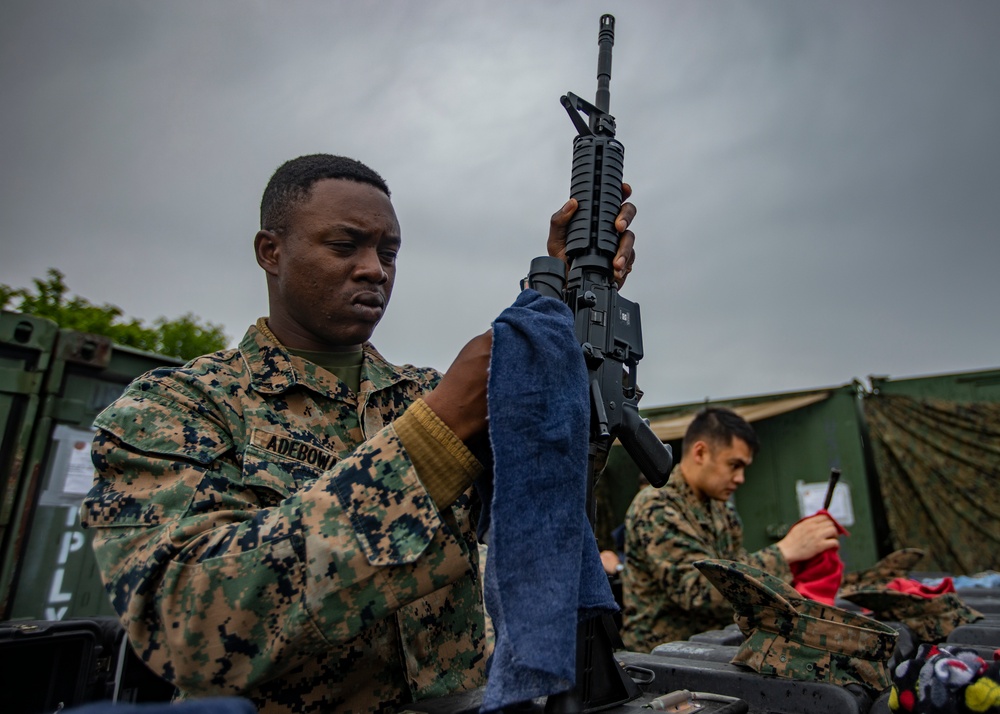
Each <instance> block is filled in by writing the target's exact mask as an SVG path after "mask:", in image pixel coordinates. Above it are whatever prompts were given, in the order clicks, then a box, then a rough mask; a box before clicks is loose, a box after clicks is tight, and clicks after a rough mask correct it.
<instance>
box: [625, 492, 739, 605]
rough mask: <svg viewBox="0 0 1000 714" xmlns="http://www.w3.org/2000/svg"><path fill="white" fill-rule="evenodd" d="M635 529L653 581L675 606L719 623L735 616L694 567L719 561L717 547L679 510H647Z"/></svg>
mask: <svg viewBox="0 0 1000 714" xmlns="http://www.w3.org/2000/svg"><path fill="white" fill-rule="evenodd" d="M632 528H633V531H634V532H635V533H636V539H637V540H638V542H639V543H641V544H642V546H641V547H642V549H643V558H644V559H645V560H646V562H647V563H649V565H650V567H651V568H652V572H653V577H654V578H655V580H656V581H657V582H659V583H660V585H661V587H662V588H663V591H664V593H666V594H667V597H668V598H669V599H670V601H671V602H673V603H674V604H675V605H677V606H678V607H680V608H683V609H684V610H687V611H688V612H690V613H692V614H693V615H698V614H704V615H707V616H709V617H711V618H712V619H716V620H717V619H722V618H726V617H728V616H729V615H730V614H731V612H732V608H731V606H730V605H729V603H728V602H727V601H726V600H725V598H724V597H723V596H722V594H721V593H720V592H719V591H718V590H716V588H715V587H714V586H713V585H712V584H711V583H710V582H708V580H707V579H706V578H705V577H704V576H702V574H701V572H700V571H699V570H698V569H697V568H695V567H694V563H695V562H696V561H698V560H703V559H705V558H717V557H719V556H718V552H717V550H716V548H715V544H713V543H708V542H706V541H705V540H704V539H703V537H702V536H701V535H700V534H699V533H698V530H697V528H696V527H695V526H694V525H693V524H692V523H691V519H690V518H689V517H688V516H686V515H685V514H684V513H683V512H682V511H681V510H680V509H679V508H678V507H676V506H675V505H674V504H671V503H666V504H665V505H664V506H663V507H662V508H649V509H645V510H644V511H643V512H641V513H637V514H636V515H635V519H634V521H633V524H632ZM630 557H631V556H630Z"/></svg>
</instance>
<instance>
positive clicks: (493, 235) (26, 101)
mask: <svg viewBox="0 0 1000 714" xmlns="http://www.w3.org/2000/svg"><path fill="white" fill-rule="evenodd" d="M606 10H607V8H606V4H605V3H597V2H592V1H590V0H585V1H577V2H569V1H564V2H549V3H529V2H525V1H522V2H508V3H503V4H487V3H485V2H457V1H447V2H445V1H439V2H429V3H419V4H417V3H410V2H402V1H399V0H390V1H382V2H378V3H375V2H322V3H320V2H302V1H293V2H285V3H281V4H278V3H265V2H258V3H246V2H235V1H233V0H219V1H218V2H215V3H201V2H183V1H181V2H171V3H131V2H125V1H124V0H116V1H110V0H91V1H90V2H87V3H77V2H67V1H64V0H59V1H56V0H51V1H49V2H42V3H36V2H20V1H17V2H8V3H5V4H4V6H3V8H2V9H0V20H2V22H0V88H2V90H3V96H4V97H5V110H4V115H3V131H2V132H0V160H2V162H3V167H4V170H3V176H4V180H3V184H2V187H0V215H2V216H3V218H4V225H3V238H2V243H0V283H7V284H11V285H16V286H26V285H28V284H29V283H30V280H31V279H32V278H33V277H40V276H42V275H43V274H44V271H45V269H46V268H48V267H56V268H59V269H60V270H62V271H63V272H64V273H66V276H67V281H68V283H69V285H70V288H71V290H73V291H74V292H76V293H78V294H80V295H83V296H85V297H87V298H88V299H90V300H92V301H94V302H110V303H113V304H116V305H119V306H121V307H122V308H123V309H124V310H125V311H126V313H127V314H129V315H134V316H137V317H140V318H143V319H147V320H152V319H154V318H156V317H158V316H161V315H165V316H168V317H176V316H178V315H180V314H183V313H185V312H188V311H192V312H195V313H196V314H198V315H200V316H202V317H203V318H204V319H206V320H209V321H212V322H216V323H222V324H223V325H224V326H225V328H226V330H227V332H228V333H229V335H230V336H231V337H232V338H233V340H234V341H235V340H236V339H238V338H239V337H240V336H241V335H242V333H243V330H244V329H245V327H246V325H247V324H249V323H250V322H252V321H253V320H254V319H256V317H257V316H259V315H261V314H264V313H265V312H266V309H267V308H266V299H265V294H264V281H263V277H262V276H261V275H260V271H259V269H258V268H257V266H256V264H255V262H254V260H253V255H252V251H251V239H252V236H253V234H254V232H255V230H256V226H257V210H258V202H259V199H260V192H261V190H262V189H263V186H264V184H265V183H266V181H267V178H268V177H269V175H270V173H271V172H272V171H273V170H274V168H276V167H277V165H278V164H280V163H281V162H282V161H284V160H285V159H287V158H291V157H293V156H296V155H299V154H304V153H312V152H315V151H330V152H334V153H344V154H348V155H352V156H356V157H357V158H360V159H362V160H363V161H365V162H366V163H369V164H370V165H372V166H373V167H375V168H376V169H377V170H379V171H380V172H381V173H383V175H385V176H386V178H387V179H388V181H389V183H390V186H391V187H392V190H393V198H394V203H395V205H396V209H397V212H398V214H399V217H400V221H401V223H402V226H403V235H404V247H403V251H402V253H401V255H400V276H399V278H398V281H397V287H396V291H395V293H394V298H393V304H392V306H391V307H390V309H389V314H388V316H387V317H386V319H385V320H384V321H383V324H382V325H380V327H379V329H378V331H377V332H376V336H375V341H376V343H377V344H378V345H379V347H380V349H381V350H382V351H383V352H384V353H385V354H386V355H387V356H388V357H389V358H390V359H393V360H397V361H408V362H416V363H421V364H431V365H434V366H436V367H439V368H446V367H447V366H448V364H450V362H451V359H452V357H453V356H454V355H455V354H456V353H457V352H458V350H459V348H460V347H461V345H462V344H464V342H465V341H466V340H467V339H468V338H469V337H471V336H472V335H474V334H477V333H479V332H481V331H483V330H484V329H486V328H487V327H488V326H489V323H490V320H491V319H492V318H493V317H495V316H496V314H497V313H498V312H499V311H500V310H502V309H503V308H504V307H505V306H506V305H507V304H509V303H510V302H511V301H512V300H513V298H514V296H515V294H516V290H517V281H518V279H519V278H520V277H521V275H522V274H523V273H524V272H525V270H526V269H527V264H528V262H529V261H530V259H531V258H532V257H534V256H535V255H538V254H540V253H542V252H544V238H545V234H546V231H547V223H548V217H549V215H551V213H552V212H553V211H554V210H556V209H557V208H558V206H559V205H560V204H561V203H562V202H563V201H564V200H565V198H566V196H567V194H568V184H569V163H570V148H571V143H572V136H573V129H572V126H571V124H570V122H569V119H568V118H567V117H566V115H565V112H564V111H563V109H562V108H561V107H560V105H559V102H558V98H559V95H560V94H562V93H564V92H565V91H567V90H569V91H573V92H575V93H577V94H580V95H582V96H584V97H586V98H590V97H591V96H592V94H593V91H594V89H595V87H596V80H595V78H594V74H595V69H596V60H597V46H596V44H597V43H596V30H597V18H598V17H599V15H600V14H601V13H602V12H605V11H606ZM616 17H617V37H616V46H615V54H614V67H613V79H612V84H611V90H612V100H611V109H612V113H613V114H615V115H616V117H617V118H618V127H619V138H621V139H622V141H623V142H624V143H625V145H626V178H627V180H628V181H629V182H630V183H632V184H633V186H634V187H635V196H634V201H635V203H636V205H637V206H638V208H639V215H638V217H637V219H636V222H635V231H636V233H637V235H638V243H637V249H638V252H639V260H640V262H639V265H638V267H637V269H636V271H635V272H634V273H633V275H632V277H631V278H630V281H629V283H628V285H627V286H626V288H625V291H624V294H625V295H626V296H627V297H629V298H630V299H632V300H635V301H637V302H639V303H640V304H641V305H642V315H643V332H644V339H645V350H646V358H645V359H644V360H643V362H642V363H641V364H640V372H639V382H640V386H642V387H643V389H644V391H645V392H646V395H647V396H646V397H645V399H644V401H643V405H644V406H654V405H658V404H667V403H676V402H682V401H690V400H697V399H700V398H703V397H706V396H711V397H724V396H739V395H745V394H756V393H763V392H770V391H783V390H791V389H801V388H808V387H813V386H824V385H830V384H841V383H845V382H848V381H850V380H851V379H852V378H854V377H864V376H866V375H868V374H870V373H878V374H890V375H893V376H910V375H916V374H926V373H933V372H951V371H963V370H967V369H976V368H983V367H993V366H996V364H997V354H998V347H1000V338H998V337H997V330H996V328H995V324H996V318H995V311H996V305H997V304H998V298H1000V288H998V287H997V280H996V272H997V267H996V266H997V265H1000V241H998V240H997V226H998V225H1000V221H998V219H1000V207H998V206H1000V202H998V201H997V200H996V196H997V195H1000V168H998V167H1000V141H998V139H997V136H996V135H997V129H996V127H998V126H1000V95H998V93H997V92H996V88H995V84H996V82H995V77H996V76H998V70H1000V66H998V65H1000V49H998V46H997V43H996V42H995V38H996V37H997V36H1000V35H998V31H1000V6H997V5H995V4H993V3H962V4H942V3H936V2H924V1H918V2H906V3H903V2H884V3H869V2H863V1H861V0H848V1H846V2H838V3H825V4H819V3H808V4H804V3H797V2H791V1H787V2H785V1H780V2H770V3H751V2H733V3H726V4H715V3H699V2H696V1H694V0H691V1H687V0H676V1H674V2H659V1H653V0H649V1H638V0H637V1H634V2H631V3H628V4H623V5H622V6H621V8H620V9H617V11H616Z"/></svg>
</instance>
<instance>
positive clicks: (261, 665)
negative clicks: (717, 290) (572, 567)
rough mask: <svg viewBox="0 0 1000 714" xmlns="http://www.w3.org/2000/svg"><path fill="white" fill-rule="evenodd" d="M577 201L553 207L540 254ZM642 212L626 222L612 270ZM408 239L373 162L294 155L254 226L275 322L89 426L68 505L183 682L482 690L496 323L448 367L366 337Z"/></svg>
mask: <svg viewBox="0 0 1000 714" xmlns="http://www.w3.org/2000/svg"><path fill="white" fill-rule="evenodd" d="M623 194H624V195H626V196H627V195H628V192H627V191H623ZM575 208H576V206H575V205H574V204H573V203H572V202H568V203H567V204H565V205H564V206H563V207H562V208H561V209H560V210H559V211H557V212H556V213H555V214H553V216H552V219H551V222H550V226H549V236H548V244H547V247H548V250H549V254H550V255H553V256H560V255H562V253H563V251H564V249H565V239H566V226H567V225H568V223H569V220H570V218H571V217H572V215H573V213H574V211H575ZM634 215H635V207H634V206H633V205H632V204H628V203H625V204H623V205H622V210H621V212H620V213H619V215H618V217H617V219H616V221H617V222H618V224H619V225H620V226H622V225H623V226H624V227H622V233H621V240H620V243H619V248H618V254H617V255H616V257H615V260H614V264H615V277H616V280H618V282H619V285H621V284H622V283H623V282H624V278H625V275H626V274H627V273H628V272H629V271H630V270H631V265H632V262H633V261H634V259H635V254H634V252H633V251H632V245H633V242H634V238H635V236H634V235H633V234H632V233H631V231H628V230H626V228H627V226H628V224H629V222H630V221H631V220H632V218H633V217H634ZM400 233H401V232H400V228H399V223H398V221H397V219H396V215H395V211H394V209H393V207H392V204H391V201H390V199H389V189H388V186H387V185H386V184H385V181H384V180H383V179H382V177H381V176H379V175H378V174H377V173H375V172H374V171H372V170H371V169H370V168H368V167H367V166H364V165H363V164H361V163H360V162H357V161H354V160H353V159H347V158H345V157H338V156H331V155H328V154H314V155H310V156H302V157H299V158H298V159H293V160H291V161H289V162H286V163H285V164H283V165H282V166H281V167H279V169H278V170H277V171H276V172H275V173H274V175H273V176H272V177H271V180H270V181H269V183H268V185H267V187H266V189H265V191H264V196H263V199H262V201H261V230H260V231H259V232H258V233H257V235H256V236H255V239H254V248H255V253H256V259H257V262H258V264H259V265H260V266H261V268H262V269H263V270H264V272H265V274H266V279H267V288H268V303H269V317H268V318H267V320H266V321H265V320H263V319H262V320H261V321H259V322H258V323H257V325H256V326H255V327H251V328H250V330H249V331H248V332H247V334H246V336H245V337H244V338H243V341H242V342H241V343H240V345H239V348H238V349H235V350H228V351H222V352H218V353H216V354H213V355H207V356H204V357H200V358H198V359H196V360H194V361H192V362H190V363H189V364H187V365H185V366H184V367H182V368H179V369H163V370H154V371H152V372H150V373H147V374H146V375H144V376H142V377H140V378H139V379H137V380H135V381H134V382H133V383H132V384H131V385H130V386H129V387H128V389H127V390H126V391H125V393H124V395H123V396H122V397H121V398H120V399H119V400H117V401H116V402H115V403H114V404H112V405H111V406H110V407H108V409H106V410H105V411H104V412H103V413H102V414H101V415H100V416H99V417H98V419H97V421H96V427H97V429H98V433H97V436H96V438H95V441H94V448H93V457H94V463H95V466H96V469H97V474H96V477H95V483H94V487H93V488H92V490H91V492H90V493H89V494H88V496H87V498H86V499H85V501H84V504H83V506H82V511H81V520H82V522H83V524H84V525H85V526H86V527H88V528H90V529H91V530H92V531H93V532H94V549H95V553H96V555H97V560H98V565H99V567H100V569H101V573H102V577H103V579H104V581H105V584H106V587H107V589H108V592H109V594H110V597H111V602H112V604H113V605H114V607H115V609H116V610H117V612H118V613H119V616H120V617H121V619H122V622H123V624H124V625H125V627H126V629H127V631H128V636H129V639H130V641H131V642H132V645H133V647H134V648H135V649H136V651H137V652H138V654H139V655H140V657H141V658H142V659H143V660H144V661H145V662H146V663H147V664H149V665H150V666H151V667H152V669H153V670H154V671H156V672H157V673H159V674H160V675H161V676H163V677H164V678H166V679H167V680H168V681H170V682H172V683H174V684H175V685H176V686H177V687H178V688H179V690H180V693H181V696H182V697H186V698H190V697H200V696H208V695H240V696H245V697H248V698H250V699H251V700H252V701H253V702H254V704H255V705H256V706H257V707H258V709H259V710H260V711H261V712H263V713H265V714H270V713H272V712H273V713H276V714H284V713H289V714H290V713H291V712H302V713H306V712H333V711H337V712H369V711H370V712H374V711H392V710H396V709H398V708H399V706H400V705H401V704H405V703H408V702H412V701H414V700H418V699H425V698H430V697H436V696H440V695H444V694H447V693H449V692H453V691H456V690H463V689H470V688H473V687H476V686H479V685H481V684H483V683H484V682H485V662H486V657H487V656H488V653H489V652H488V650H489V645H488V643H487V641H486V640H487V636H486V632H485V624H484V615H483V604H482V589H481V576H480V570H479V555H478V549H477V544H476V540H475V522H474V512H475V502H474V499H473V496H472V494H473V491H472V489H471V486H472V483H473V481H474V479H475V478H476V477H477V476H478V475H480V473H481V472H482V470H483V469H482V466H481V464H480V461H479V460H477V459H476V458H475V456H474V455H473V453H472V451H470V447H471V448H479V446H480V444H484V443H485V439H486V436H487V400H486V384H487V378H488V372H487V367H488V364H489V356H490V345H491V336H490V334H489V332H487V333H484V334H482V335H479V336H477V337H474V338H473V339H472V340H470V341H469V342H468V343H467V344H466V345H465V347H463V348H462V350H461V351H460V352H459V354H458V356H457V357H456V358H455V360H454V362H453V363H452V365H451V367H450V368H449V369H448V371H447V372H446V373H445V374H444V375H441V374H439V373H437V372H435V371H434V370H431V369H418V368H415V367H412V366H409V365H407V366H402V367H397V366H394V365H391V364H389V363H388V362H386V361H385V360H384V359H383V358H382V357H381V356H380V355H379V353H378V352H377V351H375V349H374V347H373V346H372V345H371V343H370V341H369V340H370V338H371V335H372V333H373V331H374V329H375V326H376V325H377V324H378V322H379V320H380V319H381V317H382V315H383V314H384V310H385V308H386V306H387V304H388V301H389V297H390V295H391V292H392V286H393V282H394V280H395V273H396V255H397V252H398V250H399V247H400V245H401V236H400ZM279 338H280V341H279ZM348 355H349V356H350V357H349V358H348V357H347V356H348ZM342 358H343V359H344V362H343V363H342V362H341V359H342ZM354 358H356V360H357V361H354V362H352V361H351V360H353V359H354Z"/></svg>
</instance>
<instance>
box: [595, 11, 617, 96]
mask: <svg viewBox="0 0 1000 714" xmlns="http://www.w3.org/2000/svg"><path fill="white" fill-rule="evenodd" d="M614 44H615V17H614V15H601V29H600V31H599V32H598V33H597V46H598V52H597V96H596V97H595V98H594V106H595V107H597V108H598V109H600V110H601V111H602V112H604V113H605V114H607V113H610V111H611V48H612V47H614Z"/></svg>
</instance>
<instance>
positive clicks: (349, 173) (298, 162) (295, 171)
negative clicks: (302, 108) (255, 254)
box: [260, 154, 390, 231]
mask: <svg viewBox="0 0 1000 714" xmlns="http://www.w3.org/2000/svg"><path fill="white" fill-rule="evenodd" d="M323 179H348V180H349V181H358V182H360V183H367V184H369V185H371V186H374V187H375V188H377V189H378V190H379V191H382V192H383V193H384V194H385V195H386V196H389V195H390V194H389V186H388V184H386V182H385V179H383V178H382V177H381V176H380V175H379V174H378V173H377V172H376V171H374V170H373V169H371V168H369V167H367V166H365V165H364V164H363V163H361V162H360V161H356V160H355V159H349V158H347V157H346V156H334V155H333V154H308V155H306V156H300V157H299V158H297V159H291V160H290V161H286V162H285V163H283V164H282V165H281V166H279V167H278V169H277V171H275V172H274V174H273V175H272V176H271V180H270V181H268V182H267V188H265V189H264V196H263V198H262V199H261V201H260V227H261V229H262V230H269V231H282V230H284V229H286V228H287V227H288V226H287V223H288V214H289V211H290V210H291V208H292V206H294V205H295V204H296V203H298V202H299V201H302V200H304V199H305V198H306V197H307V196H308V195H309V191H310V190H311V189H312V187H313V184H314V183H316V182H317V181H322V180H323Z"/></svg>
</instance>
